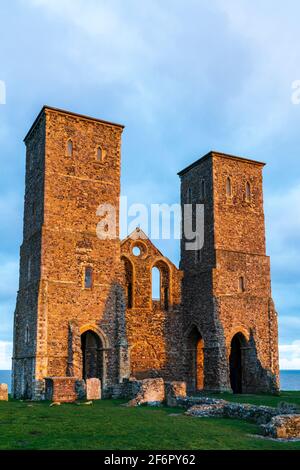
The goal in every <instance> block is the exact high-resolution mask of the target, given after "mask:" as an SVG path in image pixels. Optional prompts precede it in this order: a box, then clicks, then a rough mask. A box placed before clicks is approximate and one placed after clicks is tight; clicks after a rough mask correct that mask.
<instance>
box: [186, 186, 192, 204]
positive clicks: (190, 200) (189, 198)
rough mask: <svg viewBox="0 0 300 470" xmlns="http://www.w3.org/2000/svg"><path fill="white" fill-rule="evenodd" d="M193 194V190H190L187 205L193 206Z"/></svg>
mask: <svg viewBox="0 0 300 470" xmlns="http://www.w3.org/2000/svg"><path fill="white" fill-rule="evenodd" d="M192 199H193V194H192V188H188V190H187V204H192Z"/></svg>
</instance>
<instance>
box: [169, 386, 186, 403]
mask: <svg viewBox="0 0 300 470" xmlns="http://www.w3.org/2000/svg"><path fill="white" fill-rule="evenodd" d="M165 394H166V403H167V406H177V400H178V398H185V397H186V383H185V382H178V381H177V382H166V383H165Z"/></svg>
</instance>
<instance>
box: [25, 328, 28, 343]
mask: <svg viewBox="0 0 300 470" xmlns="http://www.w3.org/2000/svg"><path fill="white" fill-rule="evenodd" d="M28 343H29V326H28V325H26V328H25V344H28Z"/></svg>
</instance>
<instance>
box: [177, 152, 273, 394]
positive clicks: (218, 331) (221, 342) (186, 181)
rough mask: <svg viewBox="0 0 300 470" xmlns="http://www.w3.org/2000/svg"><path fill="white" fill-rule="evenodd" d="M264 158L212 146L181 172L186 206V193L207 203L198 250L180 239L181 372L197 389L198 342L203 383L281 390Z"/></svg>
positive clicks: (224, 387)
mask: <svg viewBox="0 0 300 470" xmlns="http://www.w3.org/2000/svg"><path fill="white" fill-rule="evenodd" d="M263 165H264V164H262V163H259V162H255V161H251V160H248V159H242V158H238V157H232V156H230V155H224V154H221V153H217V152H211V153H209V154H208V155H206V156H205V157H203V158H202V159H200V160H199V161H198V162H195V163H194V164H193V165H191V166H190V167H188V168H186V169H185V170H183V171H182V172H181V173H179V175H180V178H181V202H182V205H183V204H186V203H187V202H188V198H191V202H192V203H193V204H196V203H203V204H204V221H205V222H204V246H203V248H202V249H201V250H200V253H199V254H198V255H197V254H196V256H195V252H194V251H187V250H186V248H185V243H186V240H185V239H184V237H183V239H182V242H181V263H180V268H181V269H182V270H183V271H184V279H183V286H182V292H183V312H184V313H183V318H184V328H183V331H184V333H183V334H184V336H185V337H186V352H185V358H186V359H185V364H186V367H185V370H186V375H185V377H184V379H185V380H186V381H187V384H188V389H189V390H190V391H192V390H195V388H199V387H197V385H196V381H197V372H196V369H197V365H196V362H197V361H196V360H195V359H194V364H195V365H194V368H189V367H188V364H189V363H191V352H190V350H192V351H194V354H195V344H196V342H198V344H199V343H200V342H201V349H203V351H204V354H203V367H202V370H203V388H204V390H207V391H209V390H214V391H222V390H231V389H233V390H234V391H237V392H240V393H242V392H246V393H255V392H271V393H274V392H277V391H278V387H279V382H278V376H279V369H278V338H277V314H276V311H275V308H274V304H273V301H272V298H271V283H270V262H269V258H268V257H267V256H266V250H265V225H264V211H263V191H262V168H263ZM203 185H204V188H203ZM247 185H249V186H248V188H249V193H250V194H247ZM241 279H242V281H241ZM240 287H242V289H241V288H240ZM198 362H199V361H198Z"/></svg>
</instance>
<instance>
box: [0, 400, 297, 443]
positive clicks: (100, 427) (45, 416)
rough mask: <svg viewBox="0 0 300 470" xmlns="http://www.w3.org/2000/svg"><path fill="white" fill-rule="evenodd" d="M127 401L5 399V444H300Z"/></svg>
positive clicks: (1, 431)
mask: <svg viewBox="0 0 300 470" xmlns="http://www.w3.org/2000/svg"><path fill="white" fill-rule="evenodd" d="M218 397H220V395H218ZM222 397H224V398H226V399H230V400H234V401H240V402H248V403H257V404H266V405H275V406H276V404H277V403H278V402H280V401H290V402H294V403H299V404H300V392H283V393H282V395H281V396H280V397H270V396H251V395H248V396H236V395H235V396H234V397H233V396H232V395H224V396H223V395H222ZM123 402H124V401H122V400H102V401H98V402H94V404H93V405H92V406H77V405H75V404H64V405H61V406H56V407H51V408H50V407H49V403H47V402H39V403H34V402H33V403H31V402H20V401H14V400H11V401H9V402H8V403H7V402H0V449H56V450H59V449H65V450H72V449H87V450H88V449H105V450H115V449H120V450H135V449H144V450H148V449H149V450H161V449H164V450H168V449H169V450H180V449H184V450H195V449H214V450H215V449H262V450H263V449H270V450H276V449H281V450H283V449H300V442H289V443H280V442H274V441H270V440H265V439H261V438H259V437H255V436H253V435H254V434H258V433H259V427H258V426H256V425H255V424H251V423H247V422H244V421H239V420H232V419H217V418H192V417H187V416H184V415H183V412H184V410H181V409H178V408H176V409H174V408H167V407H161V408H151V407H144V406H142V407H139V408H126V407H122V406H120V405H121V403H123ZM172 413H177V414H178V413H179V414H180V416H170V414H172Z"/></svg>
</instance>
